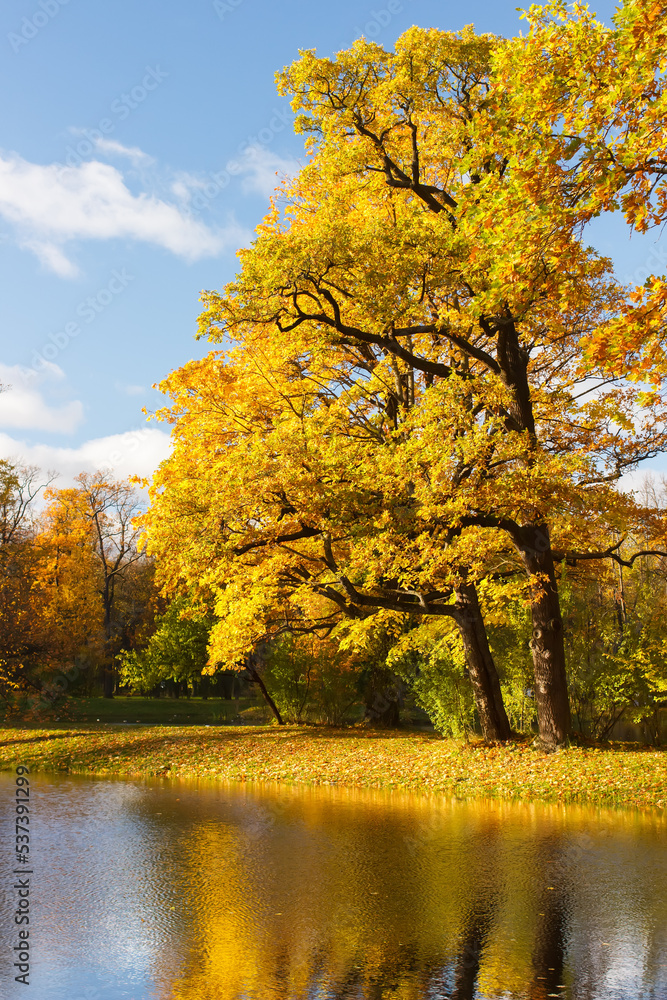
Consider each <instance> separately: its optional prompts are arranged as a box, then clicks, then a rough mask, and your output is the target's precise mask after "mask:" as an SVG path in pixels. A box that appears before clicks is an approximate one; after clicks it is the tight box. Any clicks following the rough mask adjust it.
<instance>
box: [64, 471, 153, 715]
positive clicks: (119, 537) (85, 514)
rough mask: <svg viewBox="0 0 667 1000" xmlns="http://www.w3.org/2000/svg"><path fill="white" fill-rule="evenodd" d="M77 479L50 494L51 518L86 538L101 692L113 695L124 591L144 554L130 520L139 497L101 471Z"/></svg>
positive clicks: (124, 618) (132, 614) (126, 484)
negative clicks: (99, 640)
mask: <svg viewBox="0 0 667 1000" xmlns="http://www.w3.org/2000/svg"><path fill="white" fill-rule="evenodd" d="M76 482H77V484H78V485H77V486H76V487H74V488H71V489H65V490H57V491H55V490H54V491H51V492H50V493H49V498H50V499H51V500H52V517H53V518H54V519H55V521H56V522H59V521H62V522H64V523H66V524H68V525H69V526H70V527H69V530H70V531H74V536H75V537H81V538H82V539H85V544H86V545H87V546H88V551H89V552H90V554H91V555H92V558H93V559H94V562H95V566H96V571H95V572H96V576H97V588H98V592H99V596H100V599H101V604H102V612H103V621H102V627H103V633H104V647H103V658H102V680H103V688H104V697H105V698H112V697H113V692H114V686H115V658H116V655H117V654H118V652H119V650H120V648H121V646H122V645H123V639H124V637H125V638H127V636H126V630H127V628H128V621H127V617H128V615H127V611H128V606H127V600H126V599H127V590H128V588H129V586H130V584H131V583H134V582H136V567H137V564H138V563H139V562H141V561H142V560H144V559H145V557H144V556H143V555H142V553H140V552H139V550H138V547H137V541H138V537H139V529H138V528H136V527H135V526H134V524H133V519H134V518H135V517H136V516H137V515H138V513H139V509H138V501H137V495H136V491H135V489H134V487H133V486H132V485H131V483H129V482H116V481H114V480H113V479H112V478H111V477H110V476H109V475H108V474H107V473H104V472H96V473H94V474H92V475H91V474H90V473H81V475H79V476H77V477H76ZM149 572H150V571H149ZM124 600H125V604H126V606H125V612H126V613H125V614H123V613H122V605H123V602H124ZM129 610H130V617H131V618H133V617H135V616H136V606H135V604H133V603H132V602H130V605H129Z"/></svg>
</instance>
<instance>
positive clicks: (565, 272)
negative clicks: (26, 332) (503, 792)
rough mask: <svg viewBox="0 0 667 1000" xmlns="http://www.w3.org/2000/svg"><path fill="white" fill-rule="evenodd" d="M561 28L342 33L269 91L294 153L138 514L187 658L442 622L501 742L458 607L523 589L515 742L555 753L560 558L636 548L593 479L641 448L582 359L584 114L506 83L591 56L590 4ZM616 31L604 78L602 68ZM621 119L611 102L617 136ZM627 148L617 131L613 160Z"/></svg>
mask: <svg viewBox="0 0 667 1000" xmlns="http://www.w3.org/2000/svg"><path fill="white" fill-rule="evenodd" d="M561 14H562V10H561V8H560V5H552V6H550V7H548V8H544V9H543V10H542V11H541V12H538V11H537V10H536V9H534V8H531V12H530V17H531V21H532V29H531V34H530V35H529V37H528V39H513V40H511V41H510V42H509V43H507V42H505V41H504V40H501V39H497V38H494V37H493V36H489V35H483V36H476V35H475V34H474V31H473V29H472V28H466V29H465V30H464V31H462V32H460V33H457V34H454V33H450V32H441V31H436V30H435V29H430V30H425V29H419V28H412V29H410V30H409V31H407V32H406V33H405V34H404V35H402V36H401V37H400V38H399V39H398V41H397V43H396V48H395V51H394V52H386V51H385V50H384V49H382V48H381V47H380V46H379V45H377V44H375V43H370V42H366V41H364V40H360V41H358V42H356V43H355V44H354V46H353V47H352V48H351V49H350V50H348V51H345V52H341V53H338V55H337V56H336V58H335V59H333V60H330V59H322V58H318V57H317V56H316V55H315V53H313V52H304V53H302V54H301V58H300V59H299V60H298V62H297V63H295V64H294V65H293V66H291V67H289V68H288V69H286V70H285V71H284V72H283V73H282V74H280V75H279V88H280V89H281V90H282V92H289V93H291V94H292V95H293V103H294V107H295V110H297V112H299V117H298V118H297V129H299V130H301V131H303V132H305V133H307V135H308V147H309V162H308V163H307V164H306V165H305V166H304V167H303V169H302V170H301V172H300V174H299V176H298V177H297V178H296V179H295V180H294V181H291V182H286V183H285V184H284V185H283V186H282V188H281V189H280V190H279V192H278V195H277V197H276V199H275V200H274V204H273V207H272V209H271V211H270V213H269V215H268V216H267V218H266V219H265V220H264V222H263V223H262V225H261V226H259V227H258V230H257V238H256V240H255V241H254V243H253V245H252V247H251V248H250V249H248V250H244V251H241V252H240V257H241V263H242V266H241V271H240V273H239V275H238V277H237V278H236V280H235V281H233V282H231V283H230V285H228V286H227V288H226V289H225V290H224V291H223V292H222V293H217V292H211V293H205V295H204V302H205V309H204V312H203V314H202V317H201V321H200V323H201V326H200V329H201V334H202V336H206V337H208V338H209V339H210V340H211V341H213V342H221V341H227V342H229V341H231V342H232V344H233V347H232V349H231V350H227V351H225V352H215V353H213V354H211V355H210V356H209V357H208V358H205V359H204V360H203V361H200V362H192V363H191V364H190V365H188V366H185V368H184V369H182V370H180V371H178V372H175V373H174V374H172V376H170V377H169V378H168V379H167V380H166V381H165V383H163V389H164V390H165V391H166V392H168V393H170V394H171V396H172V399H173V405H172V407H171V408H167V409H165V410H163V411H162V413H161V417H163V418H166V419H170V420H172V421H174V422H175V427H174V440H175V449H174V453H173V455H172V457H171V458H170V459H168V460H167V461H166V462H165V463H164V464H163V466H162V468H161V470H160V471H159V473H158V474H157V476H156V480H155V483H154V486H153V492H152V506H151V510H150V511H149V513H148V515H147V517H146V520H145V525H146V527H147V528H148V533H149V539H150V542H149V544H150V547H151V550H152V551H153V552H154V553H155V554H156V555H157V556H158V559H159V563H160V566H161V570H160V572H161V573H162V578H163V580H164V581H165V583H166V585H167V586H171V587H173V588H176V589H177V588H178V587H180V586H188V587H199V588H200V589H202V590H204V589H205V590H206V591H207V592H208V593H209V594H211V595H212V596H213V600H214V603H215V611H216V614H217V616H218V623H217V624H216V625H215V627H214V629H213V632H212V645H211V651H212V657H213V658H215V659H219V660H222V661H223V662H226V663H228V664H229V665H233V664H234V663H238V662H240V660H241V658H242V657H243V656H244V655H245V654H246V653H247V652H248V651H249V650H251V649H252V648H254V646H255V645H256V644H257V643H258V642H261V641H263V640H265V639H266V638H267V637H270V636H275V635H277V634H280V633H281V632H282V631H285V630H288V631H293V632H294V631H296V632H298V631H310V630H315V631H317V632H320V633H321V634H329V633H331V632H332V631H334V630H337V629H338V630H339V629H340V628H342V627H344V628H345V629H346V630H347V634H349V631H350V629H354V628H357V629H361V630H363V628H364V627H365V626H364V622H366V620H367V619H368V616H369V615H381V616H384V617H385V619H386V620H387V623H388V624H387V627H390V624H389V623H390V622H391V621H392V620H396V619H397V618H402V617H404V616H405V615H417V616H431V615H437V616H442V617H446V618H448V619H451V621H452V622H453V623H454V624H455V625H456V626H457V627H458V629H459V631H460V635H461V641H462V642H463V646H464V648H465V651H466V657H467V661H468V666H469V669H470V673H471V679H472V680H473V685H474V687H475V691H476V695H477V696H478V706H479V707H480V716H481V717H482V719H483V720H484V719H485V713H486V723H487V725H485V729H488V732H489V734H491V735H495V736H496V737H503V736H506V735H507V734H508V727H507V720H506V718H505V719H503V714H504V709H503V707H502V699H499V698H498V688H497V676H496V675H495V666H494V664H493V659H492V657H491V654H490V652H489V649H488V642H487V637H486V630H485V624H484V614H487V615H488V614H489V613H490V611H491V610H492V609H493V608H494V606H495V607H497V606H499V605H502V603H503V600H504V599H505V598H506V597H507V596H508V595H513V596H515V595H520V596H521V598H522V599H523V600H525V601H526V602H527V603H528V604H529V606H530V609H531V614H532V623H533V634H532V640H531V644H532V656H533V666H534V671H535V696H536V701H537V711H538V721H539V726H540V734H541V737H542V739H543V741H544V742H545V744H550V745H553V744H555V743H558V742H560V741H562V740H563V739H565V738H566V737H567V735H568V732H569V728H570V718H569V707H568V696H567V688H566V682H565V648H564V641H563V624H562V617H561V612H560V607H559V599H558V586H557V565H558V563H559V562H560V561H562V560H564V559H567V560H569V561H570V562H576V561H577V560H579V559H590V558H592V557H594V556H595V557H597V558H602V557H603V556H606V557H613V546H612V545H610V542H609V537H610V533H614V532H619V531H621V532H622V531H625V530H627V529H628V526H634V525H637V524H639V523H640V522H641V523H642V524H644V525H645V528H646V531H648V533H649V534H650V536H651V538H652V539H654V541H655V544H656V545H657V544H659V541H660V539H661V537H662V534H663V532H664V524H663V520H662V517H661V515H660V514H658V513H656V512H655V511H647V510H642V509H641V508H640V505H638V504H636V503H634V501H633V500H632V498H630V497H628V496H624V495H621V494H619V493H618V492H617V491H616V489H615V488H614V484H615V482H616V480H617V479H618V478H619V477H620V475H621V474H622V473H623V472H624V471H625V470H627V469H629V468H633V467H634V466H635V465H636V464H637V462H638V461H639V460H641V459H642V458H645V457H649V456H651V455H654V454H656V453H657V451H658V450H660V449H661V448H663V447H664V444H665V431H664V426H665V424H664V417H665V409H664V400H663V398H662V394H661V390H660V387H659V379H657V382H656V380H654V382H656V384H655V385H654V386H653V388H651V389H649V388H648V387H647V386H646V385H644V384H642V383H640V382H638V381H637V382H635V383H632V382H629V381H628V380H627V379H626V378H624V377H623V373H621V372H618V371H617V370H615V369H614V366H613V364H611V363H610V357H611V355H612V354H613V351H612V350H611V348H609V350H608V351H606V352H605V351H602V352H600V351H599V350H598V349H597V348H595V347H593V348H592V347H591V345H596V344H600V343H607V344H611V343H612V341H613V331H614V330H615V329H617V326H618V323H620V322H625V321H626V320H627V317H628V315H629V311H631V310H632V309H633V308H634V305H635V303H634V302H633V299H632V298H631V296H630V295H629V293H628V290H627V289H625V288H624V287H623V286H622V285H621V284H620V283H619V282H618V281H617V280H616V279H615V277H614V275H613V271H612V268H611V264H610V262H609V261H608V260H607V259H605V258H604V257H602V256H600V255H599V254H597V253H596V252H595V251H594V250H592V249H591V248H590V247H588V246H587V245H586V244H585V242H584V239H583V234H584V226H585V223H586V221H587V220H588V219H590V217H591V216H593V215H594V214H596V212H599V211H603V210H608V209H611V208H614V207H615V204H616V203H615V201H614V198H613V197H612V196H611V195H609V194H608V189H609V186H610V184H611V183H612V182H611V181H609V180H608V179H607V180H606V181H603V180H601V179H600V176H599V171H598V169H597V167H596V165H595V162H594V161H593V159H592V158H591V156H588V157H587V154H586V152H585V150H586V149H588V148H589V147H592V145H594V139H593V138H591V136H593V134H594V129H595V128H602V125H600V123H599V121H598V119H597V118H595V116H592V115H591V116H590V117H589V119H582V121H578V120H577V121H578V127H579V132H580V133H581V135H579V133H577V137H575V138H576V141H575V138H573V137H572V136H571V135H570V134H569V133H566V132H565V131H563V128H562V127H561V124H560V121H561V118H563V116H564V117H565V119H566V121H567V122H568V127H570V128H571V127H573V125H572V123H573V122H574V117H573V116H574V115H575V111H574V110H572V109H573V107H575V106H576V107H578V105H577V103H576V97H575V96H573V95H572V93H571V92H570V90H571V87H570V84H568V85H567V86H566V84H565V82H564V81H563V80H562V79H561V77H558V76H557V75H556V74H555V73H554V74H552V81H551V84H550V86H551V87H552V88H557V86H558V81H559V80H561V91H563V92H560V91H559V95H560V97H559V99H560V101H561V104H560V109H559V112H558V115H556V113H555V112H553V113H552V111H550V110H549V109H550V107H551V105H550V103H549V102H550V98H549V91H548V88H546V87H545V88H544V89H543V90H542V89H540V88H537V91H535V88H534V87H533V81H532V79H531V78H529V77H528V76H527V75H524V76H520V77H517V78H516V80H515V79H514V77H512V76H511V73H512V67H513V66H514V64H515V63H516V62H517V60H518V61H519V62H520V60H521V59H522V58H523V54H525V55H526V58H527V59H528V60H530V59H531V58H532V59H533V60H537V58H538V54H539V53H543V52H544V51H545V46H546V47H547V51H548V46H551V47H552V48H555V49H557V50H558V52H560V53H561V55H562V51H563V48H564V45H565V43H566V42H567V40H568V39H570V40H571V34H570V35H568V34H567V32H568V31H570V32H571V31H572V30H574V28H573V25H574V26H576V25H578V26H579V28H580V30H582V31H584V33H587V38H588V39H589V41H590V44H593V45H594V44H598V46H600V45H603V43H604V46H607V48H605V50H604V51H605V52H608V45H609V44H612V42H610V40H609V37H608V32H606V30H605V29H602V28H601V26H597V25H596V27H595V28H591V27H590V25H588V23H589V21H590V17H589V15H588V13H587V12H585V11H583V10H582V9H579V8H577V10H576V11H575V13H574V14H573V15H572V16H571V17H570V16H569V15H568V17H567V19H566V22H565V27H564V28H563V29H562V30H560V29H557V27H554V25H555V24H556V21H557V19H558V17H560V16H561ZM623 23H624V22H622V24H621V27H620V28H619V29H618V32H617V33H620V34H619V39H620V40H618V39H617V40H616V42H615V43H614V44H616V46H617V48H618V51H619V53H620V54H619V55H618V58H616V60H615V62H614V61H613V60H612V65H611V68H610V69H609V73H613V72H616V73H617V74H622V73H626V72H628V71H629V67H628V62H627V58H626V56H627V44H625V43H624V42H623V37H624V36H623V37H621V36H622V33H623V31H626V33H627V31H628V30H630V29H629V28H627V26H626V27H623ZM634 23H635V22H633V24H634ZM587 25H588V27H587ZM559 30H560V34H559ZM596 39H597V42H596ZM624 44H625V48H624V47H623V45H624ZM646 46H647V54H646V57H645V59H644V60H640V63H639V64H638V70H637V72H638V74H639V77H640V78H642V79H643V77H642V74H645V73H646V72H647V71H648V70H647V66H649V65H650V61H651V58H655V57H656V56H657V50H655V49H654V48H651V43H649V41H646ZM623 53H625V56H624V55H623ZM651 53H652V54H653V55H651ZM563 58H565V57H564V56H563ZM573 60H574V62H575V63H576V65H575V67H574V69H573V72H574V73H575V75H576V73H577V72H583V69H582V68H581V67H580V66H579V63H578V61H577V60H578V56H573ZM577 67H579V69H577ZM510 77H511V79H510ZM636 85H637V86H639V84H638V83H637V84H636ZM656 86H657V84H656ZM605 100H607V98H606V97H605V96H604V94H603V95H602V96H600V102H601V103H602V105H604V101H605ZM568 101H569V102H570V103H568ZM628 101H630V98H629V97H628ZM630 103H631V101H630ZM559 116H560V117H559ZM641 120H642V121H643V119H641ZM638 122H639V119H637V118H636V116H635V117H633V114H632V113H631V109H627V131H628V136H629V135H630V132H631V130H632V128H633V127H634V128H635V131H637V128H638ZM633 123H634V125H633ZM547 126H549V128H550V129H551V131H549V128H547ZM640 131H641V129H640ZM579 139H581V141H580V142H579ZM586 143H588V145H586ZM640 146H641V143H639V144H638V143H635V144H634V145H633V144H632V143H631V142H630V139H629V138H627V137H626V146H625V147H624V148H625V149H626V152H627V155H628V157H630V156H631V155H634V156H635V161H633V162H635V165H636V163H637V157H638V156H639V153H638V149H639V147H640ZM575 147H576V148H575ZM584 147H585V149H584ZM642 148H644V147H642ZM580 149H584V152H582V153H581V154H580V155H579V159H578V161H577V169H576V170H574V171H573V169H572V167H571V165H570V160H571V158H572V154H573V150H574V151H577V150H580ZM545 150H546V151H547V152H548V156H546V157H545ZM633 151H634V152H633ZM645 159H646V156H645ZM649 161H650V162H649V163H648V167H647V170H649V169H650V170H651V171H652V172H653V174H654V175H655V176H656V177H657V179H658V181H660V177H661V176H662V175H661V173H660V171H661V169H662V168H661V166H660V162H657V163H654V162H653V160H651V159H650V157H649ZM611 173H612V175H613V186H614V190H615V192H616V196H618V197H623V198H625V200H624V202H623V207H624V210H625V211H626V214H627V216H628V220H629V221H630V223H631V224H633V225H638V226H641V225H643V223H642V222H641V219H644V220H646V219H647V218H650V219H651V220H653V219H654V218H655V217H656V215H655V213H656V212H659V210H660V209H659V204H660V201H659V199H660V197H662V196H661V195H660V194H659V192H658V195H657V197H658V208H655V209H654V208H651V209H650V212H649V215H647V216H641V217H640V216H639V215H638V214H637V213H636V212H635V211H634V209H633V207H632V206H633V205H634V204H635V203H636V198H637V197H638V192H639V191H641V190H644V189H643V188H642V186H641V184H640V183H639V181H638V172H637V171H636V170H635V171H634V172H633V171H632V170H631V169H630V168H628V169H626V170H624V171H620V172H619V171H612V172H611ZM658 187H659V184H658ZM626 188H627V189H628V191H627V193H626V194H623V192H624V190H625V189H626ZM655 190H656V188H655V186H653V188H651V190H650V191H646V190H644V195H645V203H646V204H649V202H650V200H651V198H654V197H655ZM605 191H607V194H605ZM633 198H634V199H635V200H634V201H633ZM651 204H653V203H652V202H651ZM633 212H634V214H633ZM651 213H652V214H651ZM651 294H653V293H651ZM635 298H636V295H635ZM615 324H616V325H615ZM604 337H606V338H607V340H606V341H605V340H604ZM640 373H641V365H640V366H639V368H638V369H637V371H636V374H637V377H638V376H639V374H640ZM480 588H481V590H480ZM480 593H481V595H482V600H481V604H480ZM343 623H344V625H343ZM355 623H356V624H355Z"/></svg>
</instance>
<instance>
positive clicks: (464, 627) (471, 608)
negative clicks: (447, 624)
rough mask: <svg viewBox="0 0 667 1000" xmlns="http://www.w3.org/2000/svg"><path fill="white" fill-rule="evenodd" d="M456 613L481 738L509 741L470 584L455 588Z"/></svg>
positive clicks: (495, 679) (503, 709)
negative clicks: (482, 735)
mask: <svg viewBox="0 0 667 1000" xmlns="http://www.w3.org/2000/svg"><path fill="white" fill-rule="evenodd" d="M456 609H457V614H456V617H455V621H456V624H457V625H458V628H459V631H460V633H461V638H462V640H463V647H464V649H465V654H466V662H467V665H468V674H469V676H470V680H471V683H472V687H473V692H474V695H475V704H476V706H477V712H478V715H479V719H480V722H481V725H482V732H483V734H484V738H485V739H487V740H509V739H510V738H511V736H512V730H511V728H510V723H509V719H508V718H507V713H506V711H505V705H504V703H503V695H502V691H501V689H500V678H499V677H498V671H497V670H496V665H495V663H494V661H493V656H492V655H491V650H490V649H489V641H488V638H487V634H486V628H485V625H484V619H483V618H482V613H481V610H480V607H479V601H478V598H477V590H476V588H475V586H474V584H472V583H468V582H465V583H463V584H461V585H460V586H459V587H458V588H457V590H456Z"/></svg>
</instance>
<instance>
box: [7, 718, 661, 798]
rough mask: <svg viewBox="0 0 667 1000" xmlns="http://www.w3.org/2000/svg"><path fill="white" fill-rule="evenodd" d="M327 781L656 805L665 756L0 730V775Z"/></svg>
mask: <svg viewBox="0 0 667 1000" xmlns="http://www.w3.org/2000/svg"><path fill="white" fill-rule="evenodd" d="M19 764H24V765H27V766H28V767H29V768H30V770H31V772H38V771H42V772H52V773H60V774H68V773H69V774H81V775H86V774H90V775H99V776H102V777H104V776H114V777H116V776H117V777H121V776H126V777H138V776H142V775H143V776H169V777H173V778H208V779H217V780H221V781H238V782H249V781H253V782H282V783H284V784H288V785H294V784H304V785H332V786H338V787H351V788H367V789H378V788H379V789H387V790H396V791H406V792H411V793H428V794H433V793H437V794H439V795H444V796H455V797H456V798H459V799H478V798H486V799H499V800H505V801H515V802H524V803H529V802H544V803H560V804H572V805H574V804H576V805H582V806H604V807H612V808H624V809H632V810H637V809H638V810H642V811H645V810H649V811H656V810H658V811H660V810H664V807H665V805H667V751H665V750H664V749H661V748H654V747H640V746H637V745H636V744H620V743H619V744H611V745H609V746H604V747H596V746H591V747H588V746H586V747H581V746H572V747H568V748H566V749H564V750H560V751H558V752H556V753H552V754H544V753H543V752H541V751H539V750H536V749H534V748H532V747H531V745H530V743H528V742H525V743H512V744H507V745H489V744H485V743H482V742H475V743H464V742H463V741H458V740H457V741H455V740H447V739H444V738H442V737H440V736H438V735H434V734H431V733H422V732H418V731H414V730H391V731H378V730H364V729H359V728H351V729H324V728H322V729H320V728H314V727H311V726H285V727H284V728H283V727H277V726H187V727H184V726H178V727H176V726H164V725H160V726H151V725H142V724H125V725H123V724H116V723H107V724H98V725H93V724H81V725H71V724H68V725H66V726H59V727H48V728H47V727H44V728H36V727H31V728H28V727H24V726H9V725H3V726H1V727H0V770H2V771H10V770H13V769H14V768H15V767H16V766H17V765H19Z"/></svg>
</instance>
